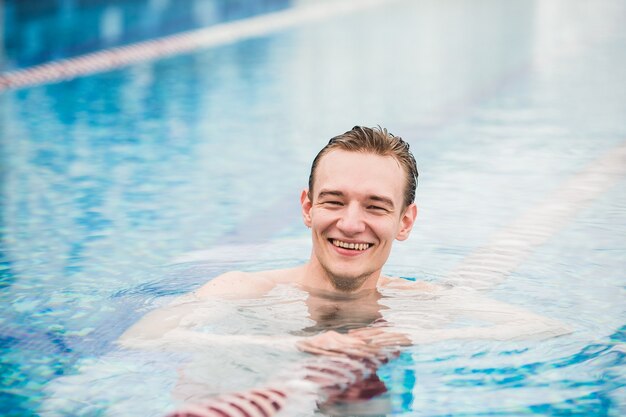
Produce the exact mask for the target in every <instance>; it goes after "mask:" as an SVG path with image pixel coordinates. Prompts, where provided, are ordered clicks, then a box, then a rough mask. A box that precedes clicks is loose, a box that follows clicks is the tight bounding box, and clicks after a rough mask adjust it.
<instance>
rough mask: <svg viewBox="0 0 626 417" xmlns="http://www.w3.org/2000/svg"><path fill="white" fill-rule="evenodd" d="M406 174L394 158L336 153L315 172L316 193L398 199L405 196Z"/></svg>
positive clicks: (337, 151)
mask: <svg viewBox="0 0 626 417" xmlns="http://www.w3.org/2000/svg"><path fill="white" fill-rule="evenodd" d="M404 183H405V175H404V171H403V170H402V167H401V166H400V164H399V163H398V161H397V160H396V159H395V158H393V157H391V156H381V155H377V154H374V153H366V152H351V151H345V150H332V151H331V152H329V153H328V154H326V155H324V157H323V158H322V159H321V160H320V162H319V165H318V167H317V170H316V173H315V183H314V184H313V187H314V189H315V194H317V195H319V193H320V192H321V191H326V192H327V191H336V192H343V193H347V192H357V191H358V192H360V193H362V194H364V195H368V196H380V197H383V198H390V199H395V198H398V197H400V198H401V196H402V193H403V188H404Z"/></svg>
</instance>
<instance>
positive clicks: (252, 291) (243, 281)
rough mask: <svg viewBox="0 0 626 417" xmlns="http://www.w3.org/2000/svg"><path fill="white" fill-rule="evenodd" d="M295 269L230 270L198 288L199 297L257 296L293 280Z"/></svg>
mask: <svg viewBox="0 0 626 417" xmlns="http://www.w3.org/2000/svg"><path fill="white" fill-rule="evenodd" d="M295 271H296V269H295V268H294V269H276V270H269V271H258V272H242V271H231V272H226V273H225V274H222V275H219V276H217V277H215V278H213V279H212V280H211V281H209V282H207V283H206V284H204V285H203V286H202V287H200V289H198V290H197V291H196V292H195V294H196V296H198V297H199V298H212V297H217V298H228V299H242V298H257V297H262V296H263V295H265V294H267V293H268V292H269V291H271V290H272V289H273V288H274V287H275V286H276V285H277V284H283V283H289V282H294V281H295Z"/></svg>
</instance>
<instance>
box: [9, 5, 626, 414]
mask: <svg viewBox="0 0 626 417" xmlns="http://www.w3.org/2000/svg"><path fill="white" fill-rule="evenodd" d="M39 3H40V4H48V5H49V6H50V8H49V9H45V8H42V9H41V10H39V11H37V12H35V11H32V10H29V9H28V7H24V8H21V9H19V10H18V8H19V7H21V6H19V4H22V5H28V4H31V5H32V4H34V3H30V2H19V3H18V2H13V1H5V2H4V5H3V6H4V10H5V13H4V16H5V19H6V21H7V22H9V23H8V24H7V25H5V28H6V33H5V36H4V39H5V44H8V45H9V46H8V47H6V48H5V49H4V53H3V54H2V57H3V61H2V69H3V70H20V69H24V68H26V67H28V66H30V65H36V64H40V63H43V62H46V61H47V60H49V59H62V58H70V57H77V56H80V55H81V54H86V53H90V52H94V51H98V50H101V48H114V47H117V46H121V45H128V44H132V43H134V42H141V41H144V40H146V39H151V38H154V37H159V36H167V35H171V34H172V33H176V32H178V31H181V30H195V29H198V28H201V27H206V26H207V25H213V24H216V23H220V22H231V21H233V22H245V21H246V19H249V18H252V17H254V16H271V15H272V13H280V12H285V11H286V12H289V11H294V10H304V9H305V8H307V7H312V8H313V9H311V12H312V13H317V15H316V16H320V17H319V18H315V19H312V18H311V19H308V20H307V19H302V20H301V23H298V24H294V25H292V26H288V27H283V28H282V29H281V30H275V29H272V27H271V26H269V29H267V30H266V32H264V33H260V34H257V35H254V36H245V37H241V38H237V39H235V40H234V41H232V42H223V43H221V44H215V45H213V46H212V47H210V48H201V49H197V50H194V51H188V52H186V53H184V54H182V55H171V56H166V57H163V58H162V59H158V60H151V61H141V62H136V63H134V64H132V65H130V66H125V67H119V68H113V69H112V70H110V71H105V72H97V73H93V74H91V75H86V76H82V77H77V78H75V79H72V80H69V81H65V82H55V81H54V80H52V81H50V82H47V83H44V84H37V85H32V86H24V87H22V88H19V89H7V90H4V91H0V143H1V145H2V152H1V157H2V160H1V171H0V172H1V174H2V179H3V181H2V184H3V190H2V194H1V196H2V197H1V198H2V200H1V202H2V203H1V205H2V228H1V229H0V230H2V240H1V241H0V242H1V243H0V245H1V246H0V258H1V259H0V262H1V263H2V264H1V265H2V267H1V268H2V269H1V275H0V276H1V281H0V282H1V285H2V289H3V290H2V293H1V294H2V295H1V296H2V303H1V304H0V309H1V311H2V314H1V329H2V330H1V331H2V339H1V340H2V362H1V363H2V369H3V370H2V394H1V395H2V397H1V401H2V402H1V405H0V407H1V408H0V409H2V412H3V414H4V415H7V416H27V415H37V414H38V413H39V414H43V415H63V414H65V415H85V416H95V415H156V416H158V415H162V414H163V410H166V409H169V408H168V407H170V408H171V407H172V406H174V405H175V404H176V399H175V398H172V397H171V396H170V395H169V393H170V392H172V391H175V389H174V388H175V385H176V383H177V371H178V365H180V364H184V363H187V362H186V361H188V359H189V358H188V356H187V354H186V353H180V354H174V353H155V352H128V351H124V350H121V349H119V348H118V347H117V346H116V345H114V344H113V342H114V341H115V340H116V339H117V337H118V336H119V335H120V334H121V333H122V332H123V331H124V329H125V328H126V327H127V326H129V325H130V324H131V323H133V322H134V321H135V320H137V319H138V318H139V317H140V316H141V315H142V314H144V313H145V312H147V311H149V310H151V309H152V308H154V307H156V306H160V305H163V304H165V303H166V302H167V301H169V300H170V299H172V298H173V297H175V296H177V295H179V294H182V293H184V292H187V291H190V290H192V289H194V288H196V287H197V286H199V285H200V284H202V283H204V282H205V281H206V280H208V279H210V278H211V277H213V276H215V275H217V274H219V273H221V272H224V271H227V270H231V269H244V270H257V269H264V268H268V267H281V266H290V265H294V264H297V263H300V262H303V261H304V260H306V259H307V257H308V251H309V243H308V237H307V231H306V230H305V228H304V227H303V226H302V225H301V221H300V218H299V209H298V196H299V191H300V189H301V188H302V187H303V186H305V182H306V178H307V175H308V169H309V163H310V160H311V158H312V156H313V155H314V154H315V152H316V151H317V150H318V149H319V148H321V146H323V144H324V143H325V142H326V141H327V139H328V138H329V137H330V136H333V135H334V134H337V133H340V132H343V131H345V130H347V129H349V128H351V127H352V126H353V125H355V124H364V125H376V124H380V125H382V126H385V127H388V128H389V129H390V130H391V131H392V132H394V133H397V134H400V135H402V136H403V137H405V138H406V139H408V140H409V142H410V143H411V146H412V149H413V150H414V153H415V155H416V158H417V160H418V165H419V167H420V172H421V173H420V185H419V187H418V193H417V199H418V204H419V206H420V215H419V218H418V223H417V225H416V228H415V229H414V232H413V235H412V237H411V239H410V240H409V241H408V242H405V243H402V244H401V245H399V246H397V247H396V248H395V252H394V253H393V254H392V257H391V259H390V261H389V264H388V268H387V272H388V273H390V274H399V275H402V276H410V277H417V278H420V279H422V278H424V279H427V280H431V281H444V280H446V279H448V278H449V277H450V275H451V271H455V268H459V265H464V262H466V260H467V259H468V258H469V257H470V256H471V255H472V254H475V253H476V252H477V251H479V250H480V249H481V248H493V245H491V244H490V242H492V241H493V239H494V236H496V237H497V236H499V234H501V233H503V231H507V230H511V228H512V227H514V226H512V225H515V224H516V222H517V221H519V219H523V218H525V217H524V216H526V215H527V213H529V212H530V211H532V210H533V208H534V207H538V206H541V204H543V203H544V202H546V201H548V202H550V201H552V200H551V199H552V198H554V196H558V195H560V194H559V192H560V191H561V190H563V189H569V188H568V187H569V186H568V184H569V183H568V181H570V180H572V179H576V178H578V177H577V176H578V175H579V174H580V173H581V172H584V171H585V170H587V169H589V168H588V167H589V166H590V165H591V166H592V167H593V166H606V161H607V159H606V156H605V155H607V154H608V155H609V156H610V155H611V154H615V153H616V152H618V151H616V150H619V149H622V148H621V147H623V143H624V141H625V140H626V124H625V123H624V121H623V109H624V108H625V105H626V91H625V89H624V86H625V85H626V52H625V51H626V48H625V46H626V30H625V29H624V18H623V16H625V15H626V13H625V12H626V10H624V9H625V7H624V5H623V4H622V2H619V1H609V0H606V1H598V2H594V4H593V6H591V5H588V4H586V3H585V2H572V1H567V2H565V1H552V2H549V3H547V2H527V1H510V2H506V4H503V3H502V2H498V1H483V2H480V3H473V4H472V5H471V6H470V5H469V4H467V3H464V2H459V1H452V0H450V1H448V0H446V1H439V2H434V1H409V0H406V1H399V0H398V1H389V2H375V1H374V2H356V1H349V2H339V3H338V2H320V3H316V2H302V1H301V2H295V1H294V2H286V1H266V2H257V3H256V5H255V6H254V7H252V6H249V7H248V8H247V9H246V7H245V6H242V5H241V4H242V2H233V1H221V2H220V1H214V2H211V1H206V2H201V1H195V2H192V1H190V2H186V3H184V5H182V4H183V3H180V4H181V5H179V6H178V8H174V7H173V3H172V2H167V1H152V2H148V1H144V2H142V1H132V2H131V1H129V2H116V3H115V4H114V5H106V4H96V5H92V6H91V7H87V6H79V4H78V3H76V4H75V3H73V2H63V5H64V6H63V7H60V6H55V5H56V4H57V3H56V2H39ZM59 4H60V3H59ZM334 4H341V5H351V6H350V7H345V9H342V11H341V13H339V12H336V10H335V9H334V8H333V7H335V6H333V5H334ZM361 4H364V5H365V6H361ZM237 5H239V6H238V7H240V9H237V12H236V13H235V12H229V13H226V12H223V11H224V10H233V8H235V6H237ZM261 5H263V6H261ZM320 5H322V6H320ZM70 6H73V7H70ZM168 7H169V8H168ZM194 8H195V9H194ZM209 9H210V10H213V11H214V12H213V13H212V14H210V13H209V12H208V11H207V10H209ZM173 10H174V11H176V13H174V11H173ZM198 10H204V11H203V12H199V11H198ZM220 10H221V11H222V12H220ZM136 16H144V19H145V21H144V22H143V23H141V24H136V25H135V22H137V19H138V18H137V17H136ZM181 16H191V17H193V16H204V17H205V19H204V20H202V19H198V20H194V19H192V18H191V17H181ZM207 16H209V17H210V16H212V17H211V18H210V19H209V18H208V17H207ZM10 22H19V25H12V24H10ZM67 22H71V25H69V27H72V28H76V29H75V30H76V31H77V33H81V35H80V36H69V35H67V34H65V35H64V34H63V32H61V33H60V34H59V32H58V31H56V32H55V31H54V30H52V29H54V28H58V27H63V25H64V24H65V25H68V23H67ZM55 33H56V34H57V35H58V36H57V35H55ZM62 35H64V36H62ZM51 45H54V48H53V47H52V46H51ZM27 46H28V48H27ZM51 50H54V53H53V54H51V53H50V51H51ZM622 161H623V160H622ZM612 164H614V165H615V166H613V165H610V166H609V168H614V169H613V170H614V171H615V175H614V176H613V180H614V181H613V182H610V183H607V182H603V183H601V184H600V185H599V186H598V188H600V190H599V191H602V192H598V193H597V195H594V197H593V198H592V199H589V200H588V201H585V202H584V204H582V203H581V204H579V205H578V206H576V208H577V210H574V211H567V210H565V211H563V212H559V213H561V214H559V215H558V216H557V218H556V220H555V221H554V223H555V224H556V225H557V226H558V227H554V230H551V231H550V234H549V236H548V237H547V238H546V239H545V240H544V241H542V242H541V243H540V244H537V245H534V246H533V247H532V250H529V251H527V253H524V257H523V259H521V261H520V263H519V265H517V266H516V267H515V268H514V269H513V270H512V271H511V273H510V274H508V275H507V276H506V279H504V280H503V281H502V282H501V283H500V284H499V285H498V286H497V287H495V288H494V289H493V290H491V291H490V292H489V295H490V296H491V297H493V298H496V299H500V300H503V301H507V302H510V303H513V304H516V305H520V306H524V307H526V308H528V309H529V310H532V311H535V312H537V313H540V314H542V315H545V316H548V317H552V318H555V319H559V320H561V321H563V322H565V323H566V324H568V325H570V326H571V327H572V328H573V329H574V333H573V334H572V335H569V336H564V337H560V338H556V339H550V340H547V341H543V342H541V343H538V342H532V341H515V342H507V343H504V342H489V341H484V340H482V341H480V340H475V341H469V342H468V341H463V342H456V341H451V342H447V343H445V344H444V343H438V344H434V345H424V346H418V347H414V348H411V349H409V350H408V352H407V353H406V355H408V357H403V360H402V361H400V362H397V363H396V364H393V363H392V364H390V365H389V368H386V370H384V372H387V373H388V374H389V375H390V376H389V378H390V379H393V378H395V379H394V380H397V382H395V383H394V384H392V385H393V386H392V387H391V388H390V389H391V390H392V391H394V396H393V401H399V404H400V405H397V408H395V409H394V413H395V414H406V415H437V416H439V415H454V416H461V415H462V416H469V415H525V414H531V415H585V416H589V415H597V416H604V415H611V416H618V415H621V414H623V413H624V410H626V404H625V403H624V398H626V395H625V394H626V392H625V389H624V356H625V350H624V326H625V325H626V320H625V318H626V317H625V316H626V314H625V311H624V302H623V300H624V282H625V281H624V269H625V268H624V263H625V260H626V256H625V254H626V252H625V251H626V242H625V241H624V238H623V236H624V235H626V191H625V190H626V188H625V185H626V184H625V182H624V181H625V179H624V176H623V172H622V171H621V168H620V166H619V160H618V162H617V163H615V162H612ZM622 166H623V164H622ZM568 198H569V199H568ZM568 198H565V199H562V200H560V201H562V202H564V204H565V206H567V205H568V204H570V201H573V199H574V197H571V198H570V197H568ZM514 253H518V252H514ZM276 297H277V298H274V299H268V300H265V301H264V303H265V304H263V303H261V305H259V306H252V307H250V308H252V309H253V310H254V309H256V310H259V311H268V310H271V309H270V307H271V305H272V302H280V301H281V300H283V298H281V295H280V294H279V295H277V296H276ZM293 308H294V309H297V308H298V305H297V304H295V303H294V304H293ZM245 318H249V314H247V313H246V312H233V314H232V316H231V317H230V319H229V320H230V321H229V322H228V323H227V325H226V327H227V328H226V329H225V330H224V331H227V330H232V331H235V330H237V329H239V330H241V329H244V330H245V329H246V327H245V326H246V324H245V320H244V319H245ZM238 319H240V320H239V321H238ZM277 323H278V324H277ZM275 324H276V325H277V326H279V324H280V323H279V322H278V321H276V323H275ZM292 325H294V323H291V322H287V323H285V326H292ZM230 350H235V352H233V356H235V357H237V358H239V359H240V361H241V362H239V363H234V362H233V363H229V366H230V367H225V368H224V369H223V370H221V372H223V373H220V374H219V375H220V376H222V377H224V376H225V375H228V374H229V372H231V373H232V374H233V378H232V379H230V380H229V379H227V378H223V379H224V381H225V382H224V384H225V387H224V388H225V389H226V388H237V387H238V386H239V385H240V383H243V381H242V380H240V379H237V377H235V375H236V372H237V371H238V370H239V371H241V369H242V367H244V368H245V367H246V366H247V367H248V368H249V369H253V370H254V371H253V373H252V374H250V373H244V374H242V375H244V376H245V378H246V383H247V384H251V383H252V382H255V381H262V380H264V378H266V377H269V376H270V375H269V374H270V373H271V372H272V367H271V366H269V363H261V364H259V363H258V362H259V361H258V360H257V359H256V358H257V356H255V355H254V354H257V355H267V354H269V353H268V352H264V351H258V352H257V351H254V352H252V353H254V354H252V353H251V352H244V351H243V350H244V349H243V348H237V347H232V349H230ZM291 358H292V356H289V355H288V354H287V355H286V356H285V357H281V358H274V359H275V360H276V361H279V360H284V361H285V362H289V360H290V359H291ZM204 360H205V363H203V364H201V365H202V366H199V367H198V369H200V370H202V369H213V367H214V366H215V364H214V362H212V361H213V360H214V359H212V358H205V359H204ZM268 362H269V361H268ZM203 367H204V368H203ZM199 372H201V371H199ZM244 376H242V378H243V377H244ZM255 378H256V379H255ZM401 399H404V400H401ZM402 401H404V402H402ZM305 415H306V412H305Z"/></svg>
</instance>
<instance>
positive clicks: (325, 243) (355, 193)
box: [120, 126, 566, 356]
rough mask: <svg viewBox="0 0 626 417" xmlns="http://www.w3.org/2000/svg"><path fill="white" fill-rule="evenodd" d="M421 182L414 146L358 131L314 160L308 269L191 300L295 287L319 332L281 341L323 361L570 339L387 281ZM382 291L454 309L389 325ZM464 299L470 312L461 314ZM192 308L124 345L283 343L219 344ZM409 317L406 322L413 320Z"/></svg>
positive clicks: (517, 315)
mask: <svg viewBox="0 0 626 417" xmlns="http://www.w3.org/2000/svg"><path fill="white" fill-rule="evenodd" d="M417 177H418V172H417V167H416V163H415V159H414V157H413V155H412V154H411V152H410V151H409V145H408V144H407V143H406V142H405V141H404V140H402V139H401V138H400V137H397V136H394V135H392V134H390V133H389V132H388V131H387V130H386V129H383V128H380V127H379V128H374V129H371V128H367V127H360V126H356V127H354V128H353V129H352V130H350V131H348V132H346V133H344V134H342V135H339V136H336V137H334V138H332V139H331V140H330V141H329V143H328V144H327V145H326V146H325V147H324V148H323V149H322V150H321V151H320V152H319V154H318V155H317V156H316V157H315V159H314V161H313V164H312V167H311V173H310V176H309V184H308V189H305V190H303V191H302V194H301V197H300V202H301V207H302V216H303V220H304V224H305V225H306V226H307V227H309V228H310V229H311V236H312V243H313V245H312V252H311V256H310V259H309V261H308V262H306V263H305V264H304V265H300V266H297V267H294V268H290V269H284V270H270V271H261V272H228V273H226V274H223V275H221V276H218V277H216V278H214V279H212V280H211V281H209V282H208V283H207V284H205V285H204V286H203V287H201V288H200V289H198V290H197V291H196V292H195V294H193V299H194V300H196V301H197V300H211V299H255V298H259V297H262V296H263V295H265V294H268V293H269V292H270V291H272V290H273V289H274V288H276V287H277V286H279V285H289V286H294V287H297V288H299V289H301V290H303V291H305V292H306V293H307V294H308V296H307V301H306V304H307V308H308V314H309V317H310V318H311V319H312V320H313V322H314V323H315V325H313V326H310V327H309V328H307V329H305V330H308V332H305V334H306V335H309V336H308V337H294V338H289V337H282V338H280V340H281V341H282V342H284V343H286V344H287V345H292V346H293V345H294V343H295V344H297V347H298V348H299V349H300V350H304V351H307V352H310V353H315V354H325V355H337V354H348V355H351V356H369V355H372V354H375V353H376V352H377V351H378V350H379V349H381V348H384V347H386V346H390V345H393V346H397V345H406V344H411V343H425V342H434V341H440V340H446V339H451V338H494V339H510V338H514V337H520V336H524V335H543V336H546V335H547V336H552V335H556V334H562V333H564V332H566V330H565V329H564V328H563V327H562V326H561V325H560V324H558V323H556V322H554V321H552V320H549V319H545V318H543V317H540V316H537V315H535V314H532V313H530V312H527V311H525V310H523V309H520V308H516V307H513V306H510V305H507V304H504V303H500V302H496V301H494V300H488V299H485V298H483V297H480V296H478V295H477V294H474V293H463V294H459V293H458V292H454V291H447V290H446V289H445V288H444V287H441V286H437V285H433V284H428V283H425V282H410V281H407V280H404V279H401V278H394V277H388V276H384V275H383V274H382V268H383V266H384V264H385V262H386V261H387V259H388V257H389V254H390V251H391V248H392V245H393V242H394V240H399V241H402V240H405V239H407V238H408V237H409V235H410V233H411V230H412V228H413V224H414V222H415V219H416V216H417V207H416V205H415V202H414V199H415V189H416V185H417ZM385 290H402V291H405V292H407V294H424V293H433V294H434V293H437V294H438V297H439V296H440V295H441V294H444V293H445V295H446V297H447V298H441V299H448V300H453V301H448V302H443V303H442V304H440V305H439V307H435V308H441V309H444V310H447V312H448V313H449V314H448V315H447V317H448V318H446V319H444V320H443V321H442V322H441V323H439V322H438V321H437V320H430V319H429V320H427V322H425V323H421V322H419V320H413V321H412V322H405V323H391V322H390V321H389V319H388V318H385V317H383V314H382V311H383V310H385V309H388V307H387V306H385V305H381V303H380V302H379V300H380V298H381V291H385ZM459 301H462V302H463V303H464V307H463V308H461V309H459V311H457V310H455V309H456V308H457V307H458V305H459V303H458V302H459ZM187 305H188V304H187V303H186V299H184V298H183V300H182V302H177V303H174V305H173V306H172V307H170V308H166V309H162V310H157V311H155V312H152V313H150V314H148V315H147V316H146V317H144V318H143V319H142V320H141V321H140V322H139V323H137V324H136V325H135V326H133V327H132V328H131V329H129V330H128V331H127V332H126V333H125V334H124V335H123V336H122V338H121V339H120V341H121V343H122V344H124V345H126V346H129V347H131V346H134V347H138V346H145V345H146V343H148V344H150V342H155V343H163V344H167V341H168V340H169V341H170V342H176V341H181V340H184V341H185V343H186V344H189V343H193V342H192V341H196V342H198V343H200V344H202V343H204V344H215V343H220V342H219V341H218V339H220V340H222V341H224V342H225V343H231V342H240V343H260V344H262V343H277V341H278V340H279V339H278V338H263V337H246V336H242V335H237V336H231V337H230V338H229V337H226V336H224V335H222V336H220V338H216V337H214V335H212V336H209V335H206V334H198V333H197V332H191V331H188V330H186V329H184V326H183V325H181V323H183V322H184V321H185V320H184V318H185V316H186V315H188V314H189V309H188V308H187V307H186V306H187ZM416 308H419V305H417V306H416ZM429 308H431V307H429ZM408 313H409V314H403V315H404V316H406V317H411V314H410V312H408ZM459 314H463V315H465V316H470V318H471V319H478V320H481V321H484V322H487V323H490V324H491V325H489V326H479V327H465V328H458V327H453V328H446V326H445V322H446V321H448V322H450V321H453V320H454V319H455V317H457V316H458V315H459ZM420 317H428V316H427V315H421V316H420ZM438 317H439V318H438V319H440V318H441V315H439V316H438ZM399 321H402V318H400V319H399ZM269 325H270V326H271V323H270V324H269ZM324 330H326V331H324ZM175 344H176V343H175ZM178 346H179V345H178Z"/></svg>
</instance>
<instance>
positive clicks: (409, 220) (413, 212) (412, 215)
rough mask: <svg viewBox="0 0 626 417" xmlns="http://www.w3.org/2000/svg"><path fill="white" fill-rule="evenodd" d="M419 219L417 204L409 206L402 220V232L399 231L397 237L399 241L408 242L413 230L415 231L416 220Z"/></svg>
mask: <svg viewBox="0 0 626 417" xmlns="http://www.w3.org/2000/svg"><path fill="white" fill-rule="evenodd" d="M416 218H417V206H416V205H415V203H413V204H411V205H410V206H408V207H407V208H406V209H405V210H404V213H403V214H402V217H401V218H400V230H398V234H397V235H396V239H397V240H406V239H408V237H409V235H410V234H411V229H413V224H414V223H415V219H416Z"/></svg>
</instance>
